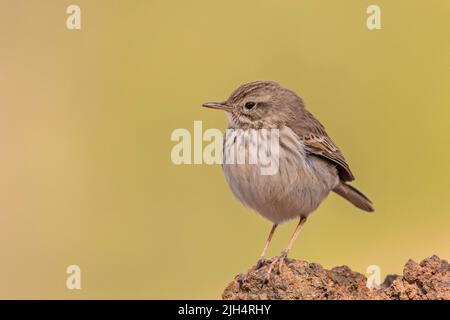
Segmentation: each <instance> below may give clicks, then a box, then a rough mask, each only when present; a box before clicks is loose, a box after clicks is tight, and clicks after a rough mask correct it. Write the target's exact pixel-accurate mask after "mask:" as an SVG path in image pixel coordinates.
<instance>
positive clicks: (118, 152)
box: [0, 0, 450, 299]
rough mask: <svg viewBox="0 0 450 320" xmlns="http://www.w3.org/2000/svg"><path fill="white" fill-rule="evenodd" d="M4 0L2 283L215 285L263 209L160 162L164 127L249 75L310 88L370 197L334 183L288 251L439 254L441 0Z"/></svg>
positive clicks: (360, 264) (254, 248) (445, 239)
mask: <svg viewBox="0 0 450 320" xmlns="http://www.w3.org/2000/svg"><path fill="white" fill-rule="evenodd" d="M72 3H76V4H77V5H79V6H80V7H81V19H82V22H81V23H82V27H81V30H79V31H77V30H74V31H70V30H68V29H67V28H66V25H65V23H66V18H67V16H68V15H67V14H66V8H67V6H68V5H70V4H72ZM372 3H375V4H378V5H379V6H380V7H381V19H382V29H381V30H375V31H369V30H368V29H367V28H366V19H367V14H366V8H367V6H368V5H370V4H372ZM0 4H1V5H0V12H1V13H0V36H1V39H0V41H1V49H0V92H1V93H0V150H1V151H0V152H1V156H0V261H1V263H0V298H44V299H46V298H63V299H66V298H88V299H91V298H125V299H128V298H130V299H131V298H138V299H141V298H153V299H166V298H192V299H197V298H213V299H214V298H220V296H221V293H222V291H223V289H224V287H225V286H226V284H227V283H228V282H230V281H231V280H232V278H233V277H234V275H236V274H237V273H239V272H244V271H246V270H247V268H249V267H250V266H251V265H252V264H253V263H254V262H255V261H256V259H257V257H258V255H259V253H260V250H261V249H262V246H263V244H264V241H265V239H266V236H267V234H268V232H269V230H270V223H269V222H268V221H266V220H264V219H263V218H261V217H259V216H258V215H256V214H254V213H252V212H250V211H249V210H248V209H246V208H244V207H243V206H242V205H241V204H240V203H238V201H237V200H235V199H234V198H233V196H232V194H231V192H230V191H229V190H228V187H227V185H226V182H225V179H224V177H223V174H222V171H221V168H220V166H218V165H212V166H208V165H181V166H176V165H174V164H172V162H171V159H170V152H171V149H172V147H173V146H174V145H175V143H174V142H172V141H170V135H171V133H172V131H173V130H174V129H176V128H187V129H189V130H190V131H192V130H193V121H194V120H202V121H203V127H204V129H206V128H221V129H225V128H226V119H225V116H224V115H223V114H221V113H220V112H217V111H211V110H206V109H202V108H201V107H200V105H201V103H202V102H205V101H209V100H221V99H224V98H226V97H227V96H228V94H229V93H230V92H231V91H232V90H233V89H234V88H235V87H236V86H238V85H240V84H242V83H244V82H248V81H252V80H257V79H271V80H276V81H278V82H280V83H281V84H283V85H284V86H286V87H288V88H291V89H293V90H295V91H297V92H298V93H299V94H300V95H301V96H302V97H303V98H304V99H305V101H306V104H307V106H308V108H309V109H310V111H311V112H312V113H313V114H315V115H316V116H317V117H318V118H319V119H320V120H321V122H323V123H324V124H325V126H326V128H327V130H328V133H329V134H330V135H331V136H332V137H333V139H334V140H335V141H336V143H337V144H338V145H339V147H340V148H341V149H342V151H343V152H344V154H345V156H346V158H347V160H348V162H349V164H350V166H351V167H352V169H353V172H354V174H355V176H356V178H357V179H356V181H355V185H356V186H358V188H360V189H361V190H363V191H364V192H365V193H366V194H367V195H369V196H370V197H371V198H372V200H373V201H374V204H375V208H376V212H375V213H374V214H365V213H362V212H361V211H359V210H357V209H356V208H354V207H353V206H352V205H350V204H349V203H347V202H345V201H344V200H342V199H340V198H338V197H337V196H336V195H331V196H330V197H329V198H328V200H327V201H325V202H324V203H323V205H322V206H321V207H320V208H319V210H317V212H316V213H315V214H313V215H312V216H311V217H310V219H309V221H308V223H307V224H306V226H305V228H304V230H303V231H302V233H301V234H300V236H299V238H298V240H297V242H296V245H295V247H294V249H293V250H292V252H291V257H293V258H299V259H304V260H307V261H310V262H317V263H320V264H322V265H323V266H324V267H333V266H336V265H342V264H347V265H349V266H350V267H351V268H353V269H354V270H356V271H359V272H362V273H365V271H366V267H367V266H368V265H371V264H376V265H379V266H380V268H381V272H382V277H383V278H384V276H385V275H386V274H388V273H399V272H401V271H402V268H403V264H404V263H405V262H406V260H407V259H408V258H413V259H415V260H421V259H423V258H425V257H427V256H430V255H432V254H438V255H439V256H441V258H449V257H450V243H449V234H450V215H449V211H450V202H449V200H450V165H449V164H450V149H449V145H450V126H449V125H450V108H449V105H450V90H449V86H450V73H449V71H450V69H449V67H450V65H449V62H450V59H449V56H450V42H449V33H450V32H449V31H450V20H449V16H450V2H449V1H446V0H440V1H438V0H431V1H425V0H421V1H414V2H412V1H406V0H402V1H401V0H397V1H384V0H383V1H382V0H377V1H361V0H353V1H333V0H328V1H294V0H292V1H287V0H282V1H276V2H275V1H266V0H245V1H238V0H231V1H230V0H217V1H211V0H192V1H181V0H178V1H162V0H160V1H150V0H149V1H143V0H142V1H137V0H135V1H124V0H122V1H106V0H102V1H100V0H97V1H86V0H83V1H81V0H77V1H75V2H72V1H61V0H58V1H57V0H54V1H38V0H27V1H18V0H14V1H12V0H11V1H5V0H1V1H0ZM295 223H296V222H292V223H289V224H287V225H286V226H284V227H283V228H280V229H279V230H278V232H277V233H276V235H275V237H274V241H273V243H272V246H271V248H270V250H269V255H270V256H272V255H275V254H278V253H279V252H280V251H281V250H282V249H283V248H284V246H285V245H286V243H287V241H288V239H289V237H290V235H291V233H292V231H293V228H294V226H295ZM71 264H77V265H79V266H80V267H81V271H82V289H81V290H72V291H71V290H67V289H66V286H65V283H66V276H67V275H66V273H65V271H66V267H67V266H68V265H71Z"/></svg>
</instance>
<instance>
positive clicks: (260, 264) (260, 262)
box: [256, 257, 267, 270]
mask: <svg viewBox="0 0 450 320" xmlns="http://www.w3.org/2000/svg"><path fill="white" fill-rule="evenodd" d="M266 262H267V259H266V258H264V257H261V258H259V259H258V261H256V270H258V269H261V268H262V267H264V265H265V264H266Z"/></svg>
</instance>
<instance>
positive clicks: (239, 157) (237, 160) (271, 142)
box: [223, 127, 329, 223]
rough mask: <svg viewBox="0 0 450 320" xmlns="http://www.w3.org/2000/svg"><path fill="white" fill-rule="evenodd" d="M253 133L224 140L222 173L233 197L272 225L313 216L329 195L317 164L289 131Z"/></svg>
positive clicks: (231, 135)
mask: <svg viewBox="0 0 450 320" xmlns="http://www.w3.org/2000/svg"><path fill="white" fill-rule="evenodd" d="M254 131H257V132H252V131H251V130H232V131H228V132H227V134H226V136H225V139H224V150H223V159H224V164H223V170H224V174H225V176H226V179H227V182H228V184H229V186H230V189H231V190H232V192H233V194H234V195H235V196H236V197H237V198H238V199H239V200H240V201H241V202H242V203H243V204H244V205H245V206H247V207H250V208H252V209H254V210H256V211H257V212H259V213H260V214H261V215H263V216H265V217H266V218H268V219H269V220H271V221H273V222H278V223H280V222H283V221H286V220H289V219H292V218H295V217H298V216H300V215H307V214H309V213H310V212H311V211H312V210H314V209H315V208H316V207H317V206H318V205H319V204H320V202H321V201H322V199H323V198H324V197H325V196H326V194H328V192H329V190H328V189H329V187H328V186H327V187H325V186H322V184H323V183H322V181H320V179H318V177H317V172H316V170H315V166H316V163H315V162H311V161H316V160H314V159H309V158H308V156H307V155H306V153H305V150H304V146H303V143H302V141H301V140H300V139H299V138H298V137H297V136H296V135H295V133H294V132H293V131H292V130H291V129H289V128H288V127H283V128H281V129H279V130H278V132H275V131H273V130H266V132H263V131H260V130H254ZM264 135H265V136H264ZM325 189H326V191H325Z"/></svg>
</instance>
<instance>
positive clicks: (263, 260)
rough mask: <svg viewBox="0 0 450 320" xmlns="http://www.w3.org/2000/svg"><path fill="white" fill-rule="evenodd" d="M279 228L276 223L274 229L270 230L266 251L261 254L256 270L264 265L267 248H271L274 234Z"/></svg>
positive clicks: (265, 246)
mask: <svg viewBox="0 0 450 320" xmlns="http://www.w3.org/2000/svg"><path fill="white" fill-rule="evenodd" d="M277 227H278V224H276V223H274V224H273V226H272V229H270V233H269V237H268V238H267V240H266V244H265V245H264V249H263V251H262V252H261V256H260V257H259V259H258V262H257V263H256V269H259V268H261V267H262V266H263V265H264V262H265V257H266V252H267V248H269V244H270V241H271V240H272V237H273V234H274V233H275V230H276V228H277Z"/></svg>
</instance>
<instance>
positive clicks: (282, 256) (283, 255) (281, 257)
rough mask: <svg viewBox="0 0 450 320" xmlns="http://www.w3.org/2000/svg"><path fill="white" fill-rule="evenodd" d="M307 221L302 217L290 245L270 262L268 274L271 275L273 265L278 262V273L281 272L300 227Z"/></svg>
mask: <svg viewBox="0 0 450 320" xmlns="http://www.w3.org/2000/svg"><path fill="white" fill-rule="evenodd" d="M305 222H306V218H304V217H300V221H299V222H298V224H297V227H295V230H294V233H293V234H292V236H291V239H290V240H289V242H288V245H287V247H286V249H284V250H283V251H282V252H281V254H280V255H279V256H277V257H275V258H274V259H273V261H272V262H271V263H270V266H269V270H268V271H267V274H268V275H270V273H271V272H272V269H273V267H274V266H275V265H276V264H277V263H278V273H281V267H282V266H283V262H284V260H285V259H286V258H287V255H288V253H289V251H290V250H291V249H292V246H293V244H294V242H295V239H297V236H298V234H299V233H300V229H301V227H302V226H303V224H304V223H305Z"/></svg>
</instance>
